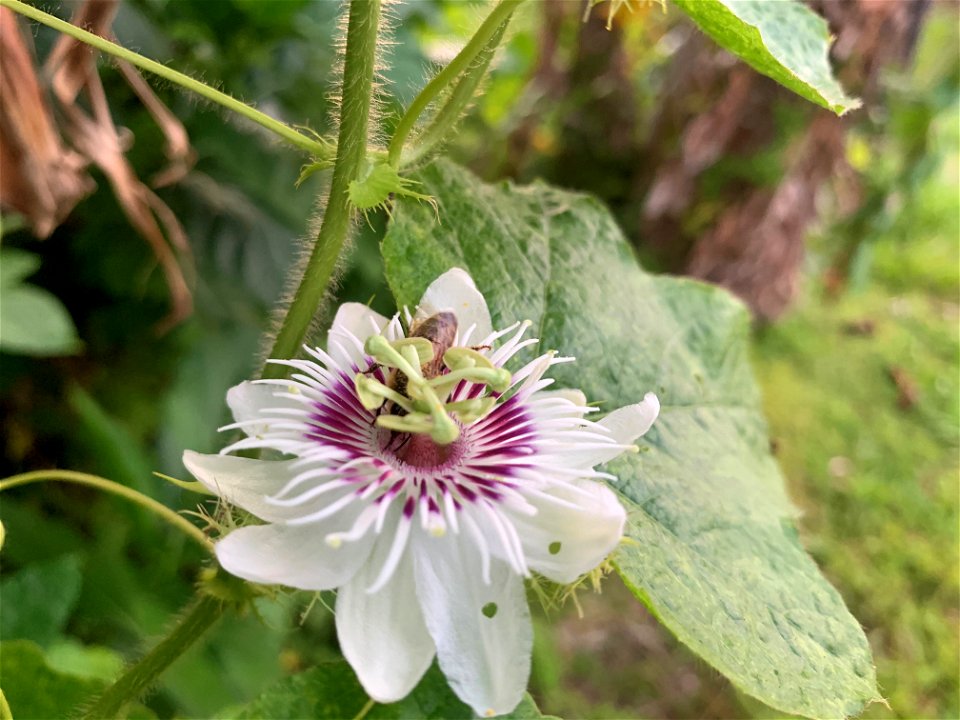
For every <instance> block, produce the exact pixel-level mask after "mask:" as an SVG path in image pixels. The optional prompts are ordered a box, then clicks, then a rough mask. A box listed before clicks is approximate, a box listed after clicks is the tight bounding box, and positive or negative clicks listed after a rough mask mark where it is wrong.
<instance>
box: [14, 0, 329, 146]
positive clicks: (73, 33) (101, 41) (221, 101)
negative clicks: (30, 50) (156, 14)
mask: <svg viewBox="0 0 960 720" xmlns="http://www.w3.org/2000/svg"><path fill="white" fill-rule="evenodd" d="M0 6H2V7H6V8H10V9H11V10H13V11H14V12H17V13H20V14H21V15H24V16H25V17H28V18H30V19H31V20H36V21H37V22H38V23H42V24H43V25H47V26H48V27H51V28H53V29H54V30H57V31H58V32H62V33H63V34H64V35H69V36H70V37H72V38H74V39H76V40H79V41H80V42H83V43H86V44H87V45H90V46H92V47H94V48H96V49H97V50H99V51H100V52H103V53H106V54H107V55H113V56H114V57H117V58H120V59H121V60H126V61H127V62H128V63H130V64H131V65H135V66H136V67H138V68H140V69H141V70H146V71H147V72H149V73H153V74H154V75H158V76H159V77H162V78H163V79H164V80H169V81H170V82H172V83H174V84H176V85H179V86H180V87H182V88H184V89H186V90H189V91H191V92H194V93H196V94H197V95H200V96H201V97H204V98H206V99H207V100H209V101H210V102H214V103H217V104H218V105H222V106H223V107H225V108H226V109H227V110H230V111H231V112H235V113H237V114H238V115H242V116H243V117H245V118H247V119H248V120H250V121H252V122H254V123H256V124H257V125H260V126H261V127H264V128H266V129H267V130H269V131H270V132H272V133H274V134H275V135H277V136H278V137H280V138H282V139H283V140H285V141H287V142H288V143H290V144H291V145H294V146H296V147H298V148H300V149H301V150H306V151H307V152H308V153H310V154H311V155H313V156H314V157H317V158H321V159H329V158H332V157H333V155H334V153H335V152H336V149H335V148H334V147H333V146H332V145H331V144H330V143H327V142H324V141H322V140H319V139H315V138H312V137H310V136H308V135H304V134H303V133H301V132H298V131H297V130H294V129H293V128H292V127H290V126H289V125H287V124H285V123H282V122H280V121H279V120H275V119H274V118H272V117H270V116H269V115H267V114H265V113H262V112H260V111H259V110H257V109H255V108H252V107H250V106H249V105H247V104H246V103H243V102H241V101H239V100H237V99H236V98H233V97H231V96H229V95H227V94H226V93H222V92H220V91H219V90H215V89H214V88H212V87H210V86H209V85H207V84H205V83H202V82H200V81H199V80H195V79H194V78H192V77H190V76H188V75H184V74H183V73H180V72H177V71H176V70H173V69H172V68H169V67H167V66H166V65H163V64H161V63H158V62H156V61H155V60H151V59H149V58H145V57H144V56H143V55H140V54H139V53H135V52H133V51H132V50H127V49H126V48H124V47H122V46H120V45H117V44H116V43H113V42H110V41H109V40H106V39H105V38H102V37H100V36H99V35H94V34H93V33H91V32H88V31H86V30H83V29H82V28H78V27H77V26H76V25H72V24H70V23H68V22H66V21H64V20H61V19H60V18H58V17H54V16H53V15H50V14H48V13H45V12H43V10H39V9H37V8H35V7H33V6H31V5H27V4H26V3H24V2H20V0H0Z"/></svg>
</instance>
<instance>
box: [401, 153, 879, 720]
mask: <svg viewBox="0 0 960 720" xmlns="http://www.w3.org/2000/svg"><path fill="white" fill-rule="evenodd" d="M416 179H417V180H419V181H420V182H421V183H422V189H423V192H426V193H429V194H430V195H432V196H433V197H435V198H436V200H437V202H438V204H439V215H440V218H441V221H440V222H438V221H437V218H436V216H435V214H434V210H433V208H431V207H429V206H426V205H423V204H419V203H416V202H409V201H399V202H398V203H397V205H396V206H395V209H394V212H393V220H392V221H391V225H390V227H389V229H388V232H387V234H386V236H385V238H384V241H383V255H384V261H385V265H386V271H387V279H388V281H389V283H390V285H391V288H392V289H393V291H394V294H395V296H396V298H397V300H398V302H399V304H401V305H404V304H406V305H409V306H410V307H413V305H414V303H416V301H417V300H418V298H419V297H420V295H421V294H422V292H423V291H424V289H425V288H426V287H427V285H428V284H429V283H430V282H431V281H432V280H433V279H434V278H436V277H437V276H438V275H440V274H441V273H442V272H444V271H445V270H447V269H448V268H450V267H454V266H459V267H462V268H464V269H466V270H468V271H469V272H470V273H471V275H472V276H473V278H474V280H475V281H476V283H477V286H478V288H479V289H480V291H481V292H482V293H483V294H484V295H485V296H486V298H487V302H488V304H489V306H490V311H491V315H492V317H493V325H494V327H495V328H497V327H505V326H507V325H509V324H511V323H513V322H516V321H518V320H524V319H529V320H531V321H532V322H533V323H534V325H533V329H532V333H533V334H535V335H537V336H539V337H540V339H541V344H540V348H541V350H547V349H557V350H559V351H560V353H561V354H563V355H573V356H576V358H577V362H576V363H571V364H561V365H558V366H555V367H554V368H553V370H552V375H553V377H555V378H557V383H556V387H572V388H580V389H582V390H583V391H584V392H585V393H586V395H587V398H588V400H590V401H598V400H599V401H602V403H603V404H602V406H601V407H602V409H603V410H604V411H608V410H612V409H615V408H617V407H619V406H621V405H625V404H629V403H632V402H638V401H640V400H641V399H642V398H643V395H644V393H646V392H647V391H651V390H652V391H654V392H656V393H657V394H658V396H659V398H660V402H661V404H662V411H661V415H660V418H659V419H658V420H657V422H656V423H655V424H654V426H653V429H652V430H651V431H650V432H649V433H648V434H647V435H646V436H645V437H643V438H641V440H640V442H639V444H640V446H641V452H639V453H637V454H635V455H632V456H628V457H626V458H624V459H618V460H617V461H615V462H613V463H611V464H610V467H609V468H608V469H609V470H610V471H611V472H613V473H614V474H616V475H617V476H618V477H619V478H620V480H619V482H617V483H614V484H613V487H614V488H615V489H616V490H617V491H618V492H619V493H620V497H621V500H622V502H623V503H624V506H625V507H626V508H627V512H628V518H629V519H628V527H627V535H628V538H629V541H628V542H627V543H625V544H624V545H622V546H621V548H620V549H619V551H618V552H617V554H616V556H615V561H616V565H617V568H618V570H619V572H620V575H621V577H622V578H623V580H624V581H625V582H626V584H627V585H628V586H629V587H630V588H631V589H632V590H633V592H634V593H635V594H636V595H637V597H639V598H640V599H641V600H643V602H644V603H646V604H647V606H648V607H649V608H650V609H651V610H652V611H653V612H654V613H655V614H656V615H657V617H658V618H659V619H660V620H661V621H662V622H663V623H664V624H665V625H666V626H667V627H668V628H669V629H670V630H671V631H672V632H674V633H675V634H676V635H677V637H678V638H679V639H680V640H681V641H683V642H684V643H686V644H687V645H688V646H689V647H691V648H692V649H693V650H694V651H695V652H697V653H698V654H699V655H701V656H702V657H703V658H704V659H705V660H707V661H708V662H709V663H711V664H712V665H713V666H714V667H716V668H717V669H718V670H720V671H721V672H722V673H723V674H724V675H726V676H727V677H728V678H730V679H731V680H732V681H733V682H734V683H735V684H736V685H737V686H738V687H739V688H741V689H742V690H744V691H745V692H747V693H748V694H750V695H752V696H754V697H756V698H758V699H760V700H761V701H763V702H765V703H767V704H769V705H771V706H773V707H775V708H778V709H780V710H784V711H787V712H792V713H796V714H800V715H806V716H809V717H840V716H848V715H853V714H856V713H858V712H859V711H860V710H861V709H862V708H863V706H864V705H865V704H866V703H868V702H870V701H871V700H873V699H875V698H876V697H877V690H876V682H875V675H874V668H873V664H872V660H871V655H870V649H869V646H868V644H867V640H866V638H865V636H864V634H863V631H862V630H861V628H860V625H859V624H858V623H857V621H856V620H855V619H854V618H853V617H852V616H851V615H850V613H849V611H848V610H847V609H846V607H845V605H844V603H843V600H842V599H841V598H840V596H839V594H838V593H837V592H836V590H834V589H833V587H831V586H830V584H829V583H828V582H827V581H826V579H824V577H823V576H822V575H821V574H820V572H819V569H818V568H817V566H816V564H815V563H814V562H813V560H812V559H811V558H810V557H809V556H808V555H807V554H806V553H805V552H804V550H803V548H802V546H801V544H800V542H799V541H798V538H797V534H796V531H795V529H794V526H793V517H794V516H795V510H794V509H793V507H792V506H791V504H790V502H789V500H788V498H787V496H786V492H785V488H784V481H783V478H782V476H781V474H780V471H779V469H778V467H777V464H776V462H775V461H774V460H773V458H772V457H771V455H770V446H769V439H768V434H767V428H766V424H765V422H764V419H763V417H762V414H761V411H760V406H759V397H758V392H757V388H756V384H755V382H754V379H753V376H752V372H751V369H750V365H749V360H748V354H747V339H748V332H749V324H748V317H747V313H746V311H745V309H744V308H743V307H742V306H741V304H740V303H739V302H738V301H736V300H734V299H733V298H732V297H731V296H730V295H729V294H727V293H726V292H725V291H722V290H719V289H717V288H713V287H710V286H707V285H704V284H700V283H697V282H693V281H690V280H683V279H676V278H668V277H657V276H653V275H649V274H647V273H645V272H644V271H643V270H642V269H641V268H640V267H639V266H638V264H637V262H636V259H635V258H634V256H633V253H632V251H631V249H630V247H629V245H628V244H627V243H626V241H625V240H624V238H623V235H622V233H621V232H620V230H619V228H618V227H617V225H616V224H615V222H614V220H613V218H612V217H611V216H610V214H609V212H608V211H607V210H606V209H605V208H604V207H603V206H602V205H601V204H600V203H599V202H597V201H596V200H594V199H592V198H589V197H586V196H584V195H578V194H573V193H569V192H564V191H561V190H557V189H554V188H550V187H548V186H545V185H532V186H526V187H518V186H514V185H510V184H500V185H487V184H484V183H482V182H480V181H479V180H478V179H476V178H475V177H473V176H472V175H471V174H469V173H468V172H467V171H465V170H463V169H460V168H458V167H457V166H455V165H453V164H450V163H438V164H436V165H433V166H430V167H428V168H426V169H424V170H423V171H422V172H421V173H420V174H419V176H418V177H417V178H416ZM527 357H528V358H529V355H528V356H527Z"/></svg>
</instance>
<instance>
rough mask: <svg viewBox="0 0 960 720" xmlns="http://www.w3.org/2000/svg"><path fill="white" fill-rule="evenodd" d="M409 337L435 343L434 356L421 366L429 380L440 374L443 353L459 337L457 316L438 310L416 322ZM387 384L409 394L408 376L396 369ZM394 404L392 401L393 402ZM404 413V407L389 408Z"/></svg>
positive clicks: (399, 413) (397, 413) (402, 393)
mask: <svg viewBox="0 0 960 720" xmlns="http://www.w3.org/2000/svg"><path fill="white" fill-rule="evenodd" d="M408 337H412V338H415V337H417V338H424V339H425V340H429V341H430V343H431V344H432V345H433V357H432V358H431V359H430V360H428V361H427V362H426V363H424V364H423V365H421V366H420V372H422V373H423V377H424V378H425V379H427V380H432V379H433V378H435V377H437V376H438V375H440V373H441V372H442V370H443V354H444V353H445V352H446V351H447V350H449V349H450V348H451V347H453V342H454V340H456V337H457V316H456V315H454V314H453V313H452V312H438V313H436V314H435V315H431V316H430V317H427V318H424V319H423V320H419V321H416V322H414V324H413V325H412V326H411V327H410V334H409V335H408ZM387 385H388V386H389V387H390V388H392V389H394V390H396V391H397V392H398V393H400V394H401V395H406V394H407V376H406V375H404V374H403V373H402V372H398V371H397V370H394V371H393V372H392V373H390V377H389V378H388V379H387ZM391 405H392V403H391ZM388 411H389V412H393V413H394V414H396V415H403V414H404V411H403V409H402V408H399V407H396V406H393V407H392V408H390V409H389V410H388Z"/></svg>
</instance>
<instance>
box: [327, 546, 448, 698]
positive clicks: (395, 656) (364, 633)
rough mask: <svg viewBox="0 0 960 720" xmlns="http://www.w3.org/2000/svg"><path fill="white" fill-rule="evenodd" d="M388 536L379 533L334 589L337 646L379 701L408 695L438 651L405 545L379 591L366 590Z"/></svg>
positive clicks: (381, 559) (383, 557)
mask: <svg viewBox="0 0 960 720" xmlns="http://www.w3.org/2000/svg"><path fill="white" fill-rule="evenodd" d="M392 530H393V531H394V532H395V531H396V528H392ZM391 540H392V533H391V532H387V531H385V532H384V533H383V534H381V535H380V536H379V541H378V542H377V544H376V546H375V548H374V551H373V554H372V555H371V557H370V559H369V560H368V562H366V563H365V564H364V566H363V567H362V568H360V571H359V572H358V573H357V574H356V575H354V577H353V579H352V580H350V582H348V583H347V584H346V585H344V586H343V587H342V588H340V591H339V593H338V594H337V612H336V622H337V638H338V639H339V641H340V649H341V650H342V651H343V655H344V657H345V658H346V659H347V661H348V662H349V663H350V665H351V666H352V667H353V669H354V671H355V672H356V673H357V677H358V678H359V679H360V684H361V685H363V689H364V690H366V691H367V694H368V695H369V696H370V697H371V698H373V699H374V700H376V701H377V702H381V703H391V702H396V701H397V700H400V699H402V698H404V697H406V696H407V694H408V693H409V692H410V691H411V690H413V688H414V687H415V686H416V684H417V683H418V682H419V681H420V678H421V677H423V674H424V673H425V672H426V671H427V668H429V667H430V663H431V661H432V660H433V656H434V654H435V653H436V650H435V648H434V645H433V640H432V639H431V638H430V634H429V633H428V632H427V627H426V625H425V624H424V622H423V613H422V612H421V610H420V604H419V603H418V602H417V596H416V591H415V588H414V580H413V556H412V554H411V551H410V548H409V547H408V548H407V549H406V551H405V552H404V554H403V557H402V558H401V560H400V563H399V565H398V566H397V568H396V570H394V572H393V575H392V576H391V578H390V581H389V582H388V583H387V584H386V585H384V586H383V587H382V588H381V589H380V590H378V591H377V592H374V593H368V592H367V589H368V588H369V587H370V586H371V585H373V583H374V582H375V581H376V579H377V574H378V572H379V571H380V568H381V567H382V565H383V563H384V561H385V560H386V555H387V553H388V552H389V551H390V547H391Z"/></svg>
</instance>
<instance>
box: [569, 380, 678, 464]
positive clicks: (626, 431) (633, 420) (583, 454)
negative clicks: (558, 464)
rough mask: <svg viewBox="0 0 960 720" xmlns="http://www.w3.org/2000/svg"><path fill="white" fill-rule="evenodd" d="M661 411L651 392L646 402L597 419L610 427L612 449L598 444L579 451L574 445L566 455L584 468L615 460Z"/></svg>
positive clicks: (602, 424) (573, 462) (570, 460)
mask: <svg viewBox="0 0 960 720" xmlns="http://www.w3.org/2000/svg"><path fill="white" fill-rule="evenodd" d="M659 414H660V401H659V400H657V396H656V395H654V394H653V393H647V394H646V395H644V397H643V402H638V403H634V404H633V405H627V406H626V407H622V408H620V409H618V410H614V411H613V412H612V413H610V414H609V415H607V416H606V417H605V418H603V419H601V420H599V421H598V422H597V424H598V425H600V426H602V427H604V428H606V429H607V430H609V435H608V437H610V438H611V439H612V440H613V441H614V444H612V445H611V446H610V447H609V448H607V447H603V446H598V447H591V448H588V449H585V450H577V448H576V446H575V445H571V447H570V452H569V453H564V458H565V459H566V460H567V461H568V462H569V463H570V464H571V466H572V467H578V468H583V469H587V468H592V467H596V466H597V465H601V464H602V463H605V462H608V461H610V460H613V459H614V458H615V457H617V456H618V455H620V454H621V453H622V452H623V447H621V446H623V445H629V444H630V443H632V442H633V441H634V440H636V439H637V438H638V437H640V436H641V435H643V434H644V433H646V432H647V430H649V429H650V426H651V425H653V422H654V420H656V419H657V415H659Z"/></svg>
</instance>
